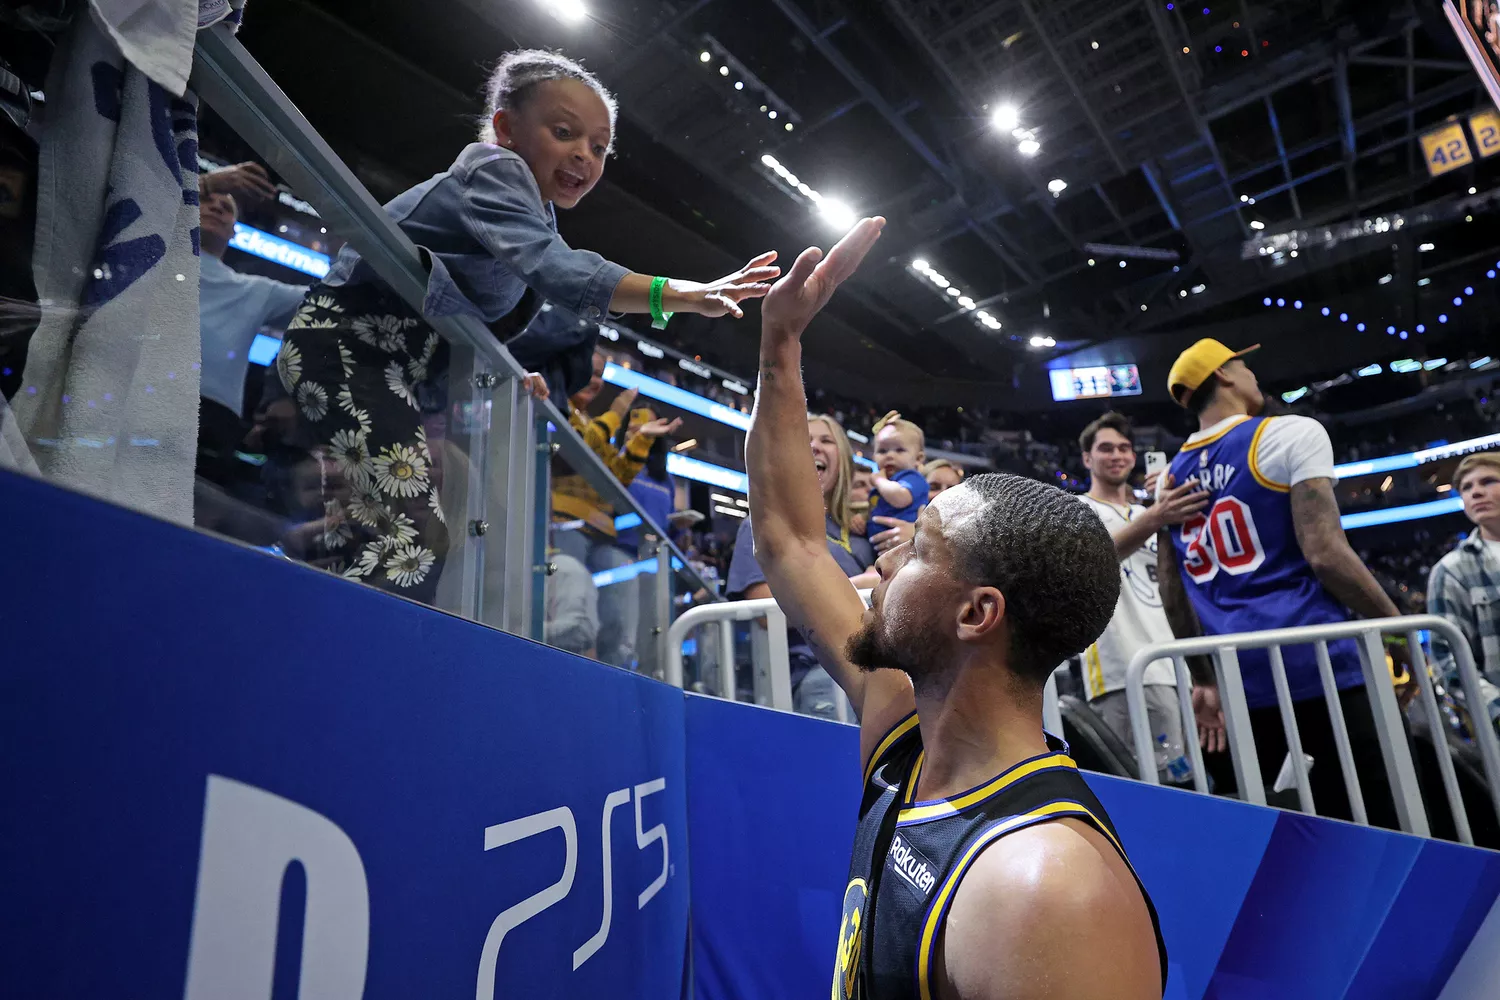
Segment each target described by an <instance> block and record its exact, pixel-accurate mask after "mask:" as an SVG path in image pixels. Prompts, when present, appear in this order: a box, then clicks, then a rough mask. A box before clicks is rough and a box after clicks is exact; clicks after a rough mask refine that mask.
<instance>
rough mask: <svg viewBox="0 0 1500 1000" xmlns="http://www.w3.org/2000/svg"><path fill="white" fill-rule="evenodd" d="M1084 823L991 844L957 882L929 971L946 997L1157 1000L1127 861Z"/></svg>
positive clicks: (1148, 934) (1148, 933)
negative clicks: (1122, 859) (1114, 853)
mask: <svg viewBox="0 0 1500 1000" xmlns="http://www.w3.org/2000/svg"><path fill="white" fill-rule="evenodd" d="M1113 852H1114V849H1113V848H1112V847H1109V846H1108V845H1107V844H1106V843H1105V842H1104V838H1103V835H1102V834H1100V833H1099V832H1098V831H1096V830H1093V829H1092V828H1090V827H1086V826H1084V825H1083V824H1082V823H1080V822H1077V821H1071V820H1058V821H1054V822H1050V823H1040V824H1037V825H1036V826H1033V827H1029V828H1027V829H1024V830H1019V831H1017V832H1015V833H1012V834H1009V835H1007V836H1004V837H1001V838H1000V839H999V840H997V841H995V843H994V844H993V845H992V846H990V847H988V848H985V850H984V851H983V852H982V853H981V854H980V855H979V857H978V859H977V860H976V861H975V862H974V865H973V867H972V868H970V869H969V871H968V873H967V874H965V875H964V877H963V880H962V881H961V882H959V884H958V889H957V891H956V892H955V893H954V896H953V901H952V906H951V908H950V909H949V911H948V916H947V918H946V920H944V922H943V925H942V933H941V936H940V938H939V941H938V945H937V954H936V958H935V959H934V961H933V962H932V963H931V966H930V970H929V972H928V975H929V977H930V979H931V980H934V982H933V986H935V987H937V988H935V989H933V990H932V995H933V996H941V997H944V998H945V1000H1099V998H1102V997H1108V998H1110V1000H1160V998H1161V995H1162V982H1161V959H1160V957H1159V954H1158V952H1157V950H1156V935H1155V933H1154V932H1153V931H1152V927H1151V916H1150V913H1149V911H1147V909H1146V903H1145V900H1144V899H1143V898H1142V897H1141V891H1140V889H1139V888H1138V887H1137V885H1136V881H1135V877H1134V876H1133V875H1131V874H1130V869H1129V868H1127V867H1126V866H1125V863H1124V862H1123V861H1120V860H1118V857H1117V856H1112V855H1113Z"/></svg>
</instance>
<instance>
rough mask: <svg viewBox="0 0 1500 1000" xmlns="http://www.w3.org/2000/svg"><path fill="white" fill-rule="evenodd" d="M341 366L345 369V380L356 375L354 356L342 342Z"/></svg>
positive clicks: (340, 348)
mask: <svg viewBox="0 0 1500 1000" xmlns="http://www.w3.org/2000/svg"><path fill="white" fill-rule="evenodd" d="M339 366H340V367H341V368H343V369H344V378H346V379H347V378H348V377H349V376H350V375H353V374H354V354H353V353H352V352H351V351H350V350H349V348H347V347H345V346H344V344H343V342H342V341H341V342H340V343H339Z"/></svg>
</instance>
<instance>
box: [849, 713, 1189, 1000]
mask: <svg viewBox="0 0 1500 1000" xmlns="http://www.w3.org/2000/svg"><path fill="white" fill-rule="evenodd" d="M1047 746H1048V752H1047V753H1044V754H1041V755H1040V756H1037V757H1032V758H1030V759H1028V760H1023V761H1021V762H1020V763H1019V764H1016V765H1015V766H1014V767H1011V768H1009V769H1007V770H1006V771H1004V772H1002V773H1001V774H999V775H997V776H996V777H995V778H993V779H991V780H990V781H988V782H986V783H985V784H983V785H980V786H979V787H977V788H973V789H970V790H969V791H967V792H964V793H963V794H962V795H956V796H954V797H952V798H948V799H934V800H932V801H927V802H919V801H913V799H914V796H915V790H916V787H917V780H918V777H919V776H920V774H921V770H922V734H921V731H920V730H919V729H918V728H917V716H916V713H915V712H913V713H912V714H911V715H909V716H907V717H906V718H905V719H903V720H902V721H901V722H900V723H898V724H897V725H896V727H895V728H894V729H892V730H891V732H890V733H889V734H888V735H887V736H886V737H885V739H883V740H882V741H881V742H880V745H879V746H878V747H877V748H876V750H875V753H874V754H872V755H871V758H870V763H869V765H868V766H867V768H866V772H865V790H864V798H863V800H862V801H861V803H860V814H859V828H858V830H857V831H856V833H855V837H854V853H853V857H852V859H851V860H850V863H849V883H848V886H847V887H846V888H845V890H844V906H843V915H842V917H841V919H840V921H839V937H838V951H837V956H836V960H835V963H834V976H833V993H832V1000H933V997H934V994H935V991H936V986H935V978H936V976H937V970H936V969H935V968H934V965H933V963H934V956H935V954H936V951H937V943H938V938H939V936H940V935H941V934H942V930H943V921H944V920H945V919H946V918H947V915H948V908H949V907H950V906H951V905H952V903H953V896H954V893H955V892H956V891H957V889H958V885H959V882H960V881H961V880H962V879H963V877H964V874H965V873H966V872H967V871H968V870H969V868H970V866H972V865H973V863H974V859H975V858H977V857H978V856H979V853H980V851H982V850H983V849H984V848H985V847H987V846H988V845H990V844H992V843H994V842H995V841H996V840H997V839H999V838H1000V837H1003V836H1005V835H1006V834H1008V833H1014V832H1015V831H1016V830H1021V829H1024V828H1025V827H1028V826H1031V825H1033V824H1036V823H1045V822H1048V821H1049V820H1055V819H1062V818H1065V817H1073V818H1075V819H1080V820H1083V821H1084V822H1086V823H1088V824H1089V825H1090V826H1092V827H1094V828H1095V829H1096V830H1098V831H1100V832H1101V833H1103V834H1104V835H1105V837H1106V838H1108V840H1109V842H1110V843H1111V844H1113V845H1114V847H1115V849H1116V850H1117V851H1119V852H1120V857H1122V858H1125V849H1124V848H1123V847H1121V846H1120V840H1119V836H1118V835H1117V834H1116V832H1115V828H1114V824H1112V823H1111V822H1110V820H1109V816H1108V814H1106V813H1105V811H1104V807H1103V806H1102V805H1100V804H1099V800H1098V799H1097V798H1095V797H1094V793H1093V792H1092V791H1091V790H1090V789H1089V787H1088V785H1087V784H1086V783H1085V782H1084V780H1083V777H1082V776H1081V775H1080V774H1079V773H1078V765H1077V764H1075V763H1074V762H1073V759H1072V758H1071V757H1069V756H1068V747H1067V744H1065V743H1063V742H1062V741H1061V740H1058V739H1055V738H1054V737H1052V736H1051V735H1048V736H1047ZM1125 863H1126V865H1127V866H1128V865H1129V864H1130V861H1129V859H1128V858H1126V859H1125ZM1131 871H1132V873H1134V869H1131ZM1136 883H1137V885H1139V884H1140V879H1139V877H1137V879H1136ZM1141 895H1142V897H1144V898H1145V901H1146V909H1147V910H1148V911H1149V912H1150V914H1151V925H1152V928H1153V930H1155V932H1156V949H1157V954H1158V958H1159V959H1160V962H1161V976H1162V983H1163V989H1165V984H1166V981H1167V949H1166V945H1165V944H1164V943H1163V941H1162V937H1161V925H1160V923H1159V922H1158V921H1157V917H1156V907H1155V906H1153V905H1152V903H1151V897H1150V895H1149V894H1147V892H1146V887H1145V886H1143V885H1142V886H1141Z"/></svg>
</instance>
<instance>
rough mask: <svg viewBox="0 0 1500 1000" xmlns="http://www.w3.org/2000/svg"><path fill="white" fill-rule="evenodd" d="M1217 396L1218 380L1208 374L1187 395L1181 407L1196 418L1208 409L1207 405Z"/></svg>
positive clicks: (1211, 374)
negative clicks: (1201, 382) (1200, 383)
mask: <svg viewBox="0 0 1500 1000" xmlns="http://www.w3.org/2000/svg"><path fill="white" fill-rule="evenodd" d="M1218 394H1219V380H1218V379H1217V378H1215V377H1214V375H1213V373H1212V372H1210V373H1209V375H1208V378H1206V379H1204V380H1203V384H1202V385H1200V386H1199V387H1198V388H1196V389H1194V390H1193V391H1192V392H1191V393H1190V394H1189V395H1188V398H1187V402H1186V403H1183V404H1182V405H1183V406H1185V407H1187V411H1188V412H1189V413H1191V414H1192V415H1193V416H1195V417H1196V416H1199V415H1200V414H1202V413H1203V411H1204V410H1206V409H1208V404H1209V403H1212V402H1213V401H1214V397H1216V396H1218Z"/></svg>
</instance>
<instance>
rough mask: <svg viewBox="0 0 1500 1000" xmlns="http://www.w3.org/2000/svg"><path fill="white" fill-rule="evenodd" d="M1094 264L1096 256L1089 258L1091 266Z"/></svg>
mask: <svg viewBox="0 0 1500 1000" xmlns="http://www.w3.org/2000/svg"><path fill="white" fill-rule="evenodd" d="M1093 266H1094V258H1092V257H1090V258H1089V267H1093Z"/></svg>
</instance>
